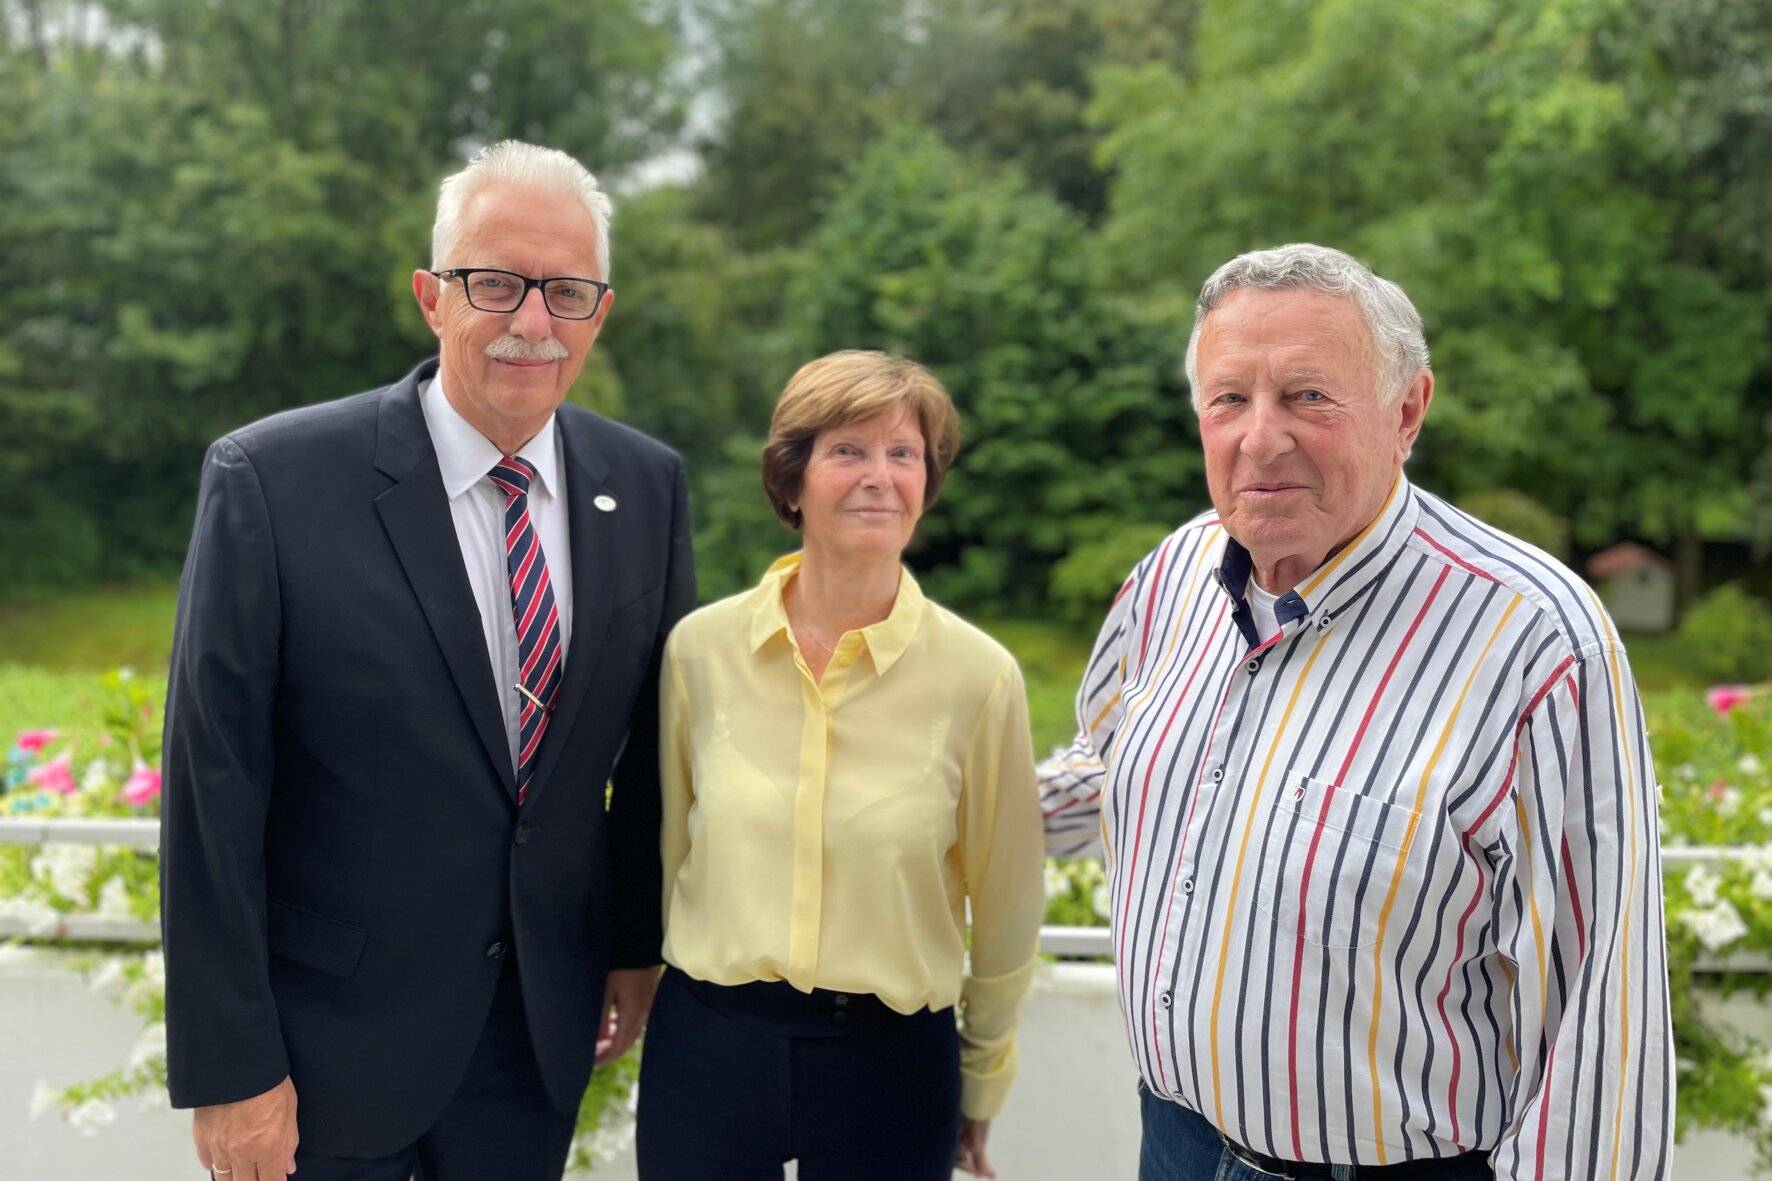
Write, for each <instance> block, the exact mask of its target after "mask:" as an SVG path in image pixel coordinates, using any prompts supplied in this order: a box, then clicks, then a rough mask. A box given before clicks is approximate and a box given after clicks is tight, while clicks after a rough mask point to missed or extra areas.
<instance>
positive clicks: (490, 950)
mask: <svg viewBox="0 0 1772 1181" xmlns="http://www.w3.org/2000/svg"><path fill="white" fill-rule="evenodd" d="M504 953H505V945H504V944H503V943H500V942H499V941H498V940H496V939H494V940H493V941H492V942H491V943H489V944H487V945H486V958H487V959H489V960H495V959H498V958H499V957H500V956H502V955H504Z"/></svg>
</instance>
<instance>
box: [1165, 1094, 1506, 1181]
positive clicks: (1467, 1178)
mask: <svg viewBox="0 0 1772 1181" xmlns="http://www.w3.org/2000/svg"><path fill="white" fill-rule="evenodd" d="M1138 1100H1139V1114H1140V1115H1141V1116H1142V1117H1143V1120H1144V1137H1143V1140H1142V1141H1141V1143H1140V1147H1139V1154H1138V1181H1274V1178H1276V1177H1289V1178H1298V1179H1299V1181H1494V1174H1493V1173H1492V1172H1491V1171H1490V1169H1489V1163H1488V1156H1487V1154H1486V1153H1481V1152H1467V1153H1465V1154H1464V1155H1462V1156H1455V1157H1442V1158H1439V1159H1426V1160H1412V1161H1402V1162H1400V1163H1397V1164H1391V1165H1324V1164H1299V1163H1295V1162H1290V1161H1280V1160H1274V1159H1272V1158H1270V1157H1263V1156H1260V1155H1258V1154H1256V1153H1253V1152H1251V1151H1249V1150H1248V1149H1246V1148H1242V1147H1241V1146H1233V1145H1230V1144H1227V1143H1226V1142H1225V1139H1224V1137H1223V1136H1220V1135H1219V1134H1218V1129H1217V1128H1214V1127H1213V1126H1212V1124H1211V1123H1210V1122H1208V1121H1207V1120H1206V1118H1205V1117H1204V1116H1201V1115H1199V1114H1197V1113H1195V1112H1193V1111H1191V1110H1189V1109H1188V1108H1186V1107H1183V1106H1182V1105H1181V1104H1179V1103H1174V1102H1171V1101H1170V1100H1168V1099H1161V1098H1158V1097H1157V1096H1155V1095H1153V1094H1151V1093H1150V1092H1149V1091H1148V1090H1146V1089H1145V1087H1144V1085H1143V1084H1140V1085H1139V1088H1138Z"/></svg>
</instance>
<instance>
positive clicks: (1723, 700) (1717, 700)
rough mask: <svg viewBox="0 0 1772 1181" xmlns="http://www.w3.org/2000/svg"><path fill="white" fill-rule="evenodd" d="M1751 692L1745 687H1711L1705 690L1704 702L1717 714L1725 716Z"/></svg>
mask: <svg viewBox="0 0 1772 1181" xmlns="http://www.w3.org/2000/svg"><path fill="white" fill-rule="evenodd" d="M1752 696H1753V690H1752V689H1749V688H1748V687H1747V686H1746V685H1712V686H1711V687H1710V688H1709V689H1707V690H1705V694H1704V700H1705V702H1706V703H1707V704H1708V705H1709V706H1710V707H1711V708H1712V709H1714V710H1716V711H1717V712H1718V713H1719V714H1726V713H1728V712H1729V711H1730V710H1732V709H1734V708H1735V707H1736V706H1738V705H1740V704H1741V703H1742V702H1744V701H1746V700H1747V699H1748V698H1749V697H1752Z"/></svg>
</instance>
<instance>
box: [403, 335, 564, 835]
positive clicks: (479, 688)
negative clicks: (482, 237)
mask: <svg viewBox="0 0 1772 1181" xmlns="http://www.w3.org/2000/svg"><path fill="white" fill-rule="evenodd" d="M435 373H436V363H435V362H427V363H426V364H425V365H421V366H420V367H419V368H418V369H416V370H414V371H413V372H412V373H411V374H409V375H408V376H407V378H406V380H405V381H403V382H401V383H400V384H399V385H397V386H395V387H394V388H393V389H391V390H390V391H389V392H388V393H387V395H386V396H385V397H384V398H383V399H382V406H381V417H380V424H379V427H378V431H377V435H376V447H375V466H376V469H377V470H378V471H380V472H381V473H382V474H384V475H386V476H388V477H389V478H390V479H392V480H394V481H396V482H395V484H394V485H393V487H391V488H389V489H388V490H387V491H385V492H383V493H382V494H381V495H380V496H378V497H376V498H375V507H376V511H377V512H379V513H380V514H381V521H382V527H383V528H384V529H386V530H387V533H388V540H389V541H391V542H392V543H393V545H394V552H395V553H396V554H397V555H399V558H400V565H401V566H402V567H403V568H404V569H405V571H406V579H407V581H408V582H410V583H411V584H412V592H413V594H414V595H416V596H417V597H418V603H419V606H420V607H421V608H422V609H423V610H424V614H425V619H426V620H427V621H428V622H429V623H430V625H431V634H432V635H433V636H434V637H436V640H437V647H438V648H440V649H442V652H443V659H444V661H445V662H446V663H447V664H448V665H449V673H450V676H451V677H452V678H453V679H454V681H455V688H456V691H457V692H459V693H460V694H461V699H462V702H463V703H464V704H465V705H466V706H467V710H468V716H469V717H470V718H472V719H473V722H474V730H475V732H476V733H478V734H479V736H480V743H481V745H482V746H484V747H485V748H486V757H487V758H488V759H490V760H491V762H492V766H493V769H494V770H495V771H496V772H497V773H498V776H499V780H500V782H501V783H503V784H504V787H505V791H506V792H507V793H508V794H509V795H510V797H511V800H512V801H513V802H515V800H516V798H517V774H516V770H515V768H513V767H512V766H511V749H510V743H509V741H508V740H507V738H506V737H505V725H504V711H503V710H501V709H500V708H499V703H498V690H497V685H496V681H495V679H494V678H493V675H492V661H491V659H490V658H489V657H488V656H487V655H486V633H485V631H484V630H483V628H482V626H481V623H480V609H479V608H478V607H477V606H475V604H474V592H473V590H472V588H470V587H469V585H468V572H467V567H466V566H465V565H464V564H463V562H462V557H461V544H460V542H458V541H457V540H456V536H455V520H454V518H453V517H452V516H451V515H450V512H449V498H448V496H447V495H446V494H445V493H444V491H443V476H442V473H441V471H440V470H439V469H438V466H437V452H436V448H435V447H433V446H432V445H431V436H430V432H429V431H428V430H427V429H426V428H425V420H424V411H423V410H422V409H421V408H420V406H419V400H418V389H419V385H420V383H422V382H423V381H425V380H427V379H428V378H430V377H432V376H433V375H434V374H435ZM574 573H576V569H575V570H574ZM574 630H575V631H576V630H577V629H576V627H575V628H574ZM567 668H568V670H569V671H570V669H571V665H570V664H569V665H568V666H567Z"/></svg>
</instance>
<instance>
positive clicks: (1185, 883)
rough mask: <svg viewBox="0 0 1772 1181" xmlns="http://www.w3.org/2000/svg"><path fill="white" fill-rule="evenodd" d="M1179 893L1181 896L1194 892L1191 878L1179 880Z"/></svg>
mask: <svg viewBox="0 0 1772 1181" xmlns="http://www.w3.org/2000/svg"><path fill="white" fill-rule="evenodd" d="M1181 892H1182V893H1183V894H1192V893H1193V892H1194V879H1193V878H1182V879H1181Z"/></svg>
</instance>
